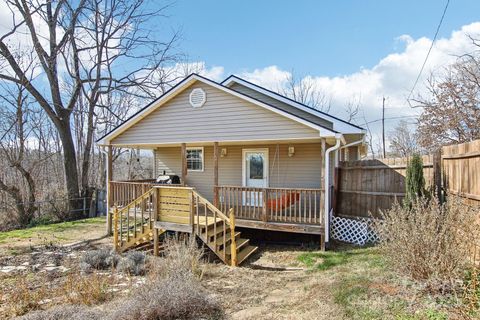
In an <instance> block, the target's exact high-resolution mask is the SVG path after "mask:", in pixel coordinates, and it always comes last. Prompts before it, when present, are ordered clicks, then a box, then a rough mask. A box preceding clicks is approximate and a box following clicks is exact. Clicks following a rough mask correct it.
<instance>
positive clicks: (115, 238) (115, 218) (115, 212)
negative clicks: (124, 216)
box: [113, 206, 118, 251]
mask: <svg viewBox="0 0 480 320" xmlns="http://www.w3.org/2000/svg"><path fill="white" fill-rule="evenodd" d="M113 241H114V242H113V246H114V248H115V251H118V208H117V206H115V207H114V208H113Z"/></svg>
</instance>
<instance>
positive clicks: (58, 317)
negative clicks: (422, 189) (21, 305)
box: [17, 305, 105, 320]
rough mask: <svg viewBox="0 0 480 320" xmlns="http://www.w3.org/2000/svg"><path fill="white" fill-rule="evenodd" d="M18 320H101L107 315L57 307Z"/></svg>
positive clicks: (91, 310) (85, 309)
mask: <svg viewBox="0 0 480 320" xmlns="http://www.w3.org/2000/svg"><path fill="white" fill-rule="evenodd" d="M17 319H18V320H67V319H68V320H100V319H105V315H104V314H103V313H102V312H100V311H98V310H93V309H92V308H88V307H85V306H70V305H67V306H57V307H53V308H51V309H48V310H45V311H35V312H32V313H29V314H27V315H25V316H23V317H20V318H17Z"/></svg>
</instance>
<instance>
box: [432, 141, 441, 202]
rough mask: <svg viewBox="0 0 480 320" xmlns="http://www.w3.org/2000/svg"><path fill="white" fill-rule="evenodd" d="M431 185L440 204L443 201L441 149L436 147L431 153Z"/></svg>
mask: <svg viewBox="0 0 480 320" xmlns="http://www.w3.org/2000/svg"><path fill="white" fill-rule="evenodd" d="M432 158H433V159H432V160H433V187H434V194H435V196H436V197H437V199H438V201H439V202H440V204H442V203H443V194H442V149H441V148H440V149H437V150H435V152H434V153H433V157H432Z"/></svg>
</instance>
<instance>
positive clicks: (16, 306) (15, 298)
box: [6, 278, 48, 316]
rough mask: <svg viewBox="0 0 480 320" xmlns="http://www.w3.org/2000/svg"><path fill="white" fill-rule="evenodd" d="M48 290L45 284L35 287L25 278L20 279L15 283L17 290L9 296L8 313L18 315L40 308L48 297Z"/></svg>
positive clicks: (8, 314)
mask: <svg viewBox="0 0 480 320" xmlns="http://www.w3.org/2000/svg"><path fill="white" fill-rule="evenodd" d="M47 292H48V291H47V288H46V286H45V284H41V285H39V286H38V287H37V288H33V287H32V286H31V285H29V284H28V281H27V280H26V279H25V278H23V279H19V280H18V282H17V283H16V284H15V290H13V291H12V293H11V294H10V295H9V296H8V303H7V307H6V315H7V316H18V315H22V314H25V313H27V312H30V311H32V310H38V309H40V308H41V307H42V304H43V303H42V302H43V301H44V300H45V299H46V298H47Z"/></svg>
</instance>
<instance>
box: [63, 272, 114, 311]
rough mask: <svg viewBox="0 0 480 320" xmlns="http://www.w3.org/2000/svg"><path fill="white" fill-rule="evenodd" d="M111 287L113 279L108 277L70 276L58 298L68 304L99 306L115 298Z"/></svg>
mask: <svg viewBox="0 0 480 320" xmlns="http://www.w3.org/2000/svg"><path fill="white" fill-rule="evenodd" d="M111 285H112V279H111V277H109V276H108V275H100V274H95V273H92V274H90V275H78V274H70V275H68V276H67V277H66V280H65V282H64V283H63V285H62V286H61V287H60V288H59V290H58V292H57V296H61V297H63V299H64V301H65V302H67V303H68V304H73V305H75V304H77V305H87V306H91V305H97V304H101V303H104V302H106V301H108V300H110V299H112V298H113V293H112V292H111V291H110V290H109V288H110V287H111Z"/></svg>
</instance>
